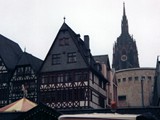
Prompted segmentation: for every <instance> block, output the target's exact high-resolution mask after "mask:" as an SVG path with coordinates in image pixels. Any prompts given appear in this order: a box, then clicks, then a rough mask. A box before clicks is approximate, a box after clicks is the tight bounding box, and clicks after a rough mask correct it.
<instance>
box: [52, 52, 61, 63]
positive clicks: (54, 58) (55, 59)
mask: <svg viewBox="0 0 160 120" xmlns="http://www.w3.org/2000/svg"><path fill="white" fill-rule="evenodd" d="M58 64H61V57H60V54H52V65H58Z"/></svg>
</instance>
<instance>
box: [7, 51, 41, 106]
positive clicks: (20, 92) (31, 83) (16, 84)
mask: <svg viewBox="0 0 160 120" xmlns="http://www.w3.org/2000/svg"><path fill="white" fill-rule="evenodd" d="M41 64H42V60H40V59H39V58H36V57H34V56H32V55H31V54H29V53H27V52H23V54H22V55H21V57H20V59H19V62H18V64H17V65H16V67H15V70H14V72H13V75H12V77H11V80H10V82H9V103H13V102H14V101H17V100H19V99H21V98H23V97H25V98H28V99H29V100H31V101H33V102H37V96H38V95H37V91H38V70H39V68H40V66H41Z"/></svg>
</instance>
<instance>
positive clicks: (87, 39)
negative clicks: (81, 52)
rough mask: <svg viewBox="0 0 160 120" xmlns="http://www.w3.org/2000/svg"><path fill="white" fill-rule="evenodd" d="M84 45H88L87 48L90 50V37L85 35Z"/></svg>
mask: <svg viewBox="0 0 160 120" xmlns="http://www.w3.org/2000/svg"><path fill="white" fill-rule="evenodd" d="M84 43H85V45H86V48H87V49H90V47H89V36H88V35H84Z"/></svg>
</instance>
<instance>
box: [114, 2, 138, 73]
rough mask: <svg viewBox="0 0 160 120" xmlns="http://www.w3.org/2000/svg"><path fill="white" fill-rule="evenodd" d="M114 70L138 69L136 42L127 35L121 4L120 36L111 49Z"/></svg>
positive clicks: (125, 18)
mask: <svg viewBox="0 0 160 120" xmlns="http://www.w3.org/2000/svg"><path fill="white" fill-rule="evenodd" d="M112 67H113V68H115V70H121V69H127V68H136V67H139V60H138V51H137V46H136V42H135V40H134V39H133V37H132V36H130V34H129V27H128V20H127V16H126V11H125V4H124V3H123V17H122V23H121V35H120V36H119V37H118V38H117V41H116V42H115V44H114V47H113V63H112Z"/></svg>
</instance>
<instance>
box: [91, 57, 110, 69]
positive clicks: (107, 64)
mask: <svg viewBox="0 0 160 120" xmlns="http://www.w3.org/2000/svg"><path fill="white" fill-rule="evenodd" d="M93 57H94V60H95V61H99V62H101V63H104V64H106V66H107V69H108V70H111V68H110V62H109V57H108V55H96V56H93Z"/></svg>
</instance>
